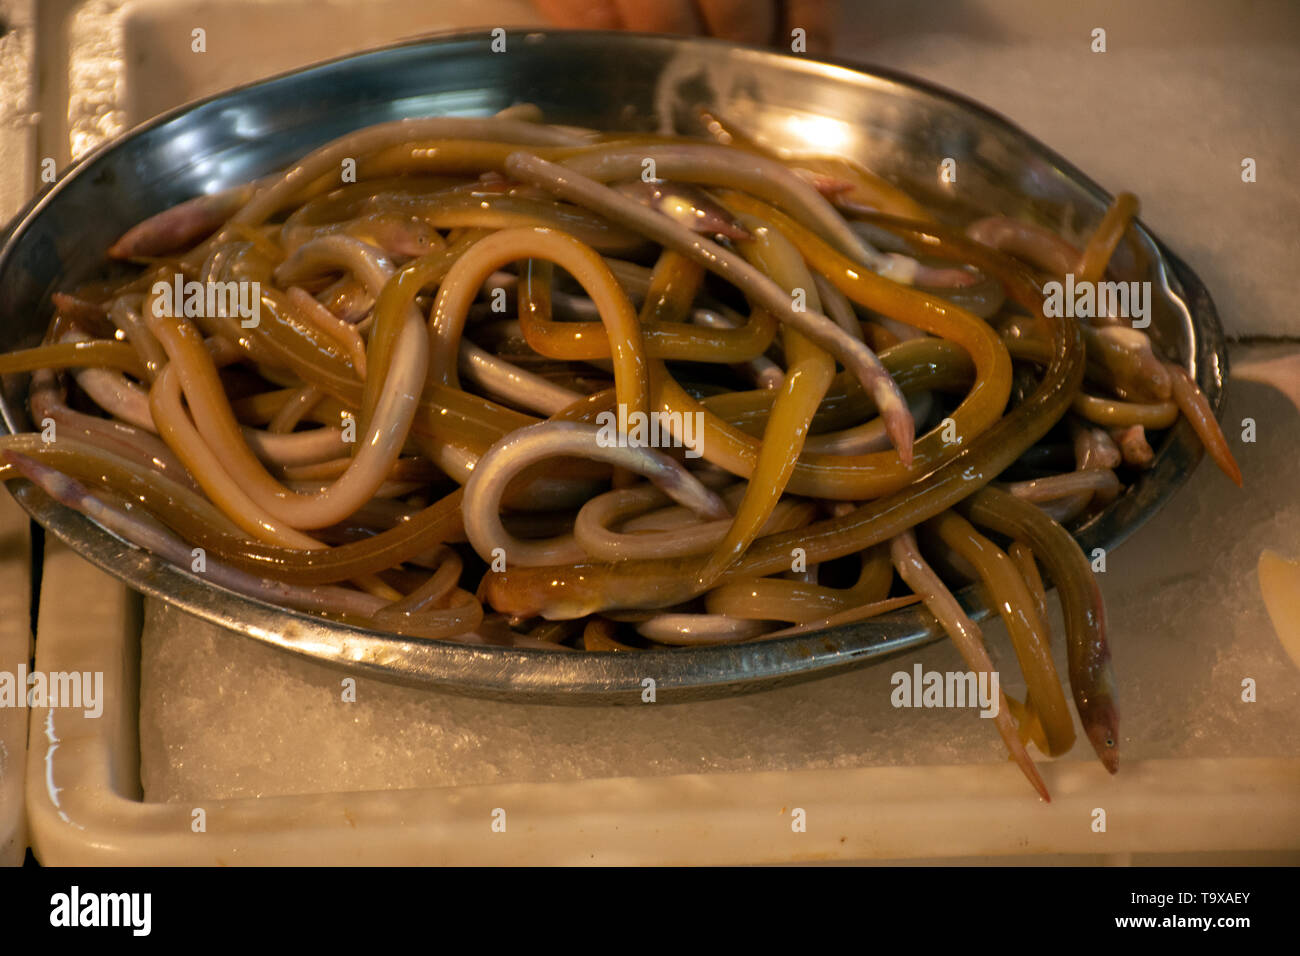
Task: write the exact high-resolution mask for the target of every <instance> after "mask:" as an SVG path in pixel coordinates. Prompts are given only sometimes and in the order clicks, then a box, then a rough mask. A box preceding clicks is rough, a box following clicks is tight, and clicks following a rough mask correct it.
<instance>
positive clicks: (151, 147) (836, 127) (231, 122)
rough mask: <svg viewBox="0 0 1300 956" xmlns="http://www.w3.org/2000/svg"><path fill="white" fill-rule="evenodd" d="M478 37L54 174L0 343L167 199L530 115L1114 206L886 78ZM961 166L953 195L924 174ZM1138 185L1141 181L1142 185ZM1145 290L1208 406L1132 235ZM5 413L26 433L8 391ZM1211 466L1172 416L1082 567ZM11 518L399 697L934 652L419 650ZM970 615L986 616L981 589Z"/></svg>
mask: <svg viewBox="0 0 1300 956" xmlns="http://www.w3.org/2000/svg"><path fill="white" fill-rule="evenodd" d="M490 39H491V38H490V36H489V35H488V34H486V33H476V34H458V35H449V36H439V37H433V38H429V39H423V40H417V41H413V42H407V43H403V44H399V45H396V46H392V47H387V48H384V49H381V50H377V51H374V52H370V53H364V54H359V55H356V56H350V57H347V58H344V59H340V60H335V61H332V62H329V63H326V64H323V65H320V66H316V67H312V68H310V69H306V70H300V71H297V72H294V73H289V74H286V75H284V76H280V77H277V78H274V79H271V80H267V81H264V82H260V83H256V84H253V85H250V86H246V87H243V88H241V89H237V90H234V91H232V92H229V93H224V94H222V95H220V96H216V97H212V98H210V99H207V100H204V101H202V102H199V103H197V104H194V105H191V106H187V107H184V108H182V109H178V110H175V111H172V112H170V113H168V114H166V115H164V116H161V117H158V118H157V119H155V120H152V121H151V122H149V123H146V124H144V125H143V126H141V127H138V128H137V129H135V130H133V131H131V132H129V133H127V134H126V135H124V136H122V137H121V138H119V139H117V140H115V141H113V142H111V143H109V144H107V145H106V146H104V147H103V148H101V149H99V150H97V151H96V152H95V153H93V154H92V155H90V156H88V157H87V158H85V159H84V160H83V161H81V162H79V163H77V164H76V165H75V166H74V167H72V168H71V169H69V170H68V171H66V172H65V174H64V175H63V176H62V178H60V179H59V181H58V182H57V183H56V184H54V185H53V186H52V187H51V188H50V189H48V190H47V191H46V192H45V193H43V194H42V195H40V196H38V197H37V198H36V199H35V200H34V201H33V202H32V203H31V204H30V205H29V206H28V207H27V208H26V209H25V210H24V211H23V212H22V213H21V214H20V215H19V216H18V217H17V218H16V220H15V221H14V222H13V224H12V225H11V227H10V231H9V234H8V236H7V238H6V239H5V241H4V243H3V246H2V247H0V316H2V317H3V323H2V324H0V347H2V348H4V349H13V348H19V347H23V346H27V345H31V344H34V343H35V342H36V341H37V339H38V338H39V337H40V335H41V332H42V331H43V330H44V328H45V326H46V324H47V322H48V319H49V315H50V306H49V295H50V293H51V292H53V291H56V290H59V289H65V288H69V287H71V286H73V285H75V284H77V283H78V282H80V281H83V280H86V279H89V278H91V277H94V276H96V275H100V274H102V273H103V270H104V269H105V268H106V267H107V263H106V260H105V256H104V251H105V250H106V249H107V248H108V246H109V245H110V244H111V243H112V241H113V240H114V239H116V238H117V236H119V235H120V234H121V233H122V232H123V231H124V230H125V229H126V228H127V227H129V226H130V225H132V224H134V223H136V222H138V221H139V220H141V219H143V218H145V217H146V216H148V215H150V214H152V213H155V212H157V211H159V210H160V209H163V208H165V207H167V206H169V205H171V204H173V203H176V202H178V201H180V200H183V199H185V198H188V197H190V196H193V195H196V194H198V193H200V192H210V191H213V190H216V189H220V188H222V187H225V186H228V185H231V184H235V183H239V182H243V181H247V180H249V179H252V178H255V177H258V176H261V175H263V174H265V173H267V172H269V171H271V170H274V169H275V168H277V167H279V166H282V165H284V164H286V163H287V162H289V161H290V160H292V159H294V158H295V157H297V156H300V155H301V154H303V153H305V152H307V151H308V150H310V149H312V148H313V147H315V146H318V145H320V144H321V143H323V142H325V141H327V140H329V139H332V138H334V137H336V136H339V135H341V134H343V133H345V132H348V131H349V130H352V129H355V128H357V127H361V126H365V125H369V124H372V123H377V122H380V121H383V120H389V119H396V118H400V117H412V116H429V115H439V114H446V115H486V114H490V113H492V112H495V111H496V110H499V109H501V108H503V107H505V106H508V105H510V104H512V103H515V102H520V101H530V102H534V103H537V104H538V105H540V106H541V107H542V109H543V110H545V113H546V116H547V118H548V119H549V120H550V121H552V122H559V123H571V124H577V125H583V126H592V127H597V128H601V129H609V130H641V131H644V130H658V129H667V128H672V127H676V128H677V129H678V130H681V131H687V132H689V131H695V130H698V122H699V121H698V113H697V110H698V108H699V107H701V106H711V107H714V108H715V109H716V110H718V111H720V112H721V113H722V114H723V115H725V116H726V117H728V118H730V119H732V120H734V121H735V122H737V123H739V124H740V125H742V126H743V127H744V128H745V129H747V130H751V131H753V132H754V133H755V134H756V135H757V136H758V137H759V138H761V139H763V140H765V141H767V142H769V143H772V144H779V145H784V146H787V147H789V148H791V149H795V150H798V149H806V150H809V151H811V150H814V149H815V150H818V151H821V152H826V153H841V154H844V155H847V156H851V157H855V158H857V159H859V160H861V161H863V162H865V163H866V164H868V165H869V166H871V167H872V168H873V169H875V170H876V171H877V172H880V173H882V174H884V175H886V176H888V177H889V178H891V179H893V180H894V181H896V182H898V183H899V184H901V185H903V186H904V187H905V188H907V189H909V190H910V191H912V192H913V193H914V194H917V195H921V196H924V197H925V198H926V199H927V201H928V202H930V203H932V204H934V205H935V206H936V207H938V208H939V209H941V210H943V212H944V214H945V215H947V216H949V217H950V218H951V219H953V220H954V221H956V222H963V221H966V220H968V219H970V218H972V217H973V216H975V215H983V214H988V213H991V212H1000V213H1005V214H1008V215H1013V216H1023V217H1028V218H1031V219H1033V220H1035V221H1038V222H1041V223H1043V224H1045V225H1047V226H1049V227H1052V228H1055V229H1057V230H1060V231H1062V232H1064V233H1065V234H1067V235H1074V236H1076V237H1080V236H1085V235H1086V234H1087V233H1088V232H1089V231H1090V230H1091V229H1092V228H1093V227H1094V226H1095V225H1096V223H1097V221H1098V220H1099V219H1100V217H1101V215H1102V213H1103V211H1104V210H1105V208H1106V206H1107V204H1108V202H1109V198H1110V197H1108V196H1107V194H1106V193H1105V192H1104V191H1103V190H1102V189H1100V188H1099V187H1098V186H1097V185H1096V184H1095V183H1093V182H1092V181H1091V180H1090V179H1088V178H1087V177H1086V176H1084V175H1083V174H1082V173H1081V172H1079V171H1078V170H1076V169H1075V168H1074V167H1073V166H1071V165H1070V164H1069V163H1068V162H1066V161H1065V160H1064V159H1062V158H1061V157H1059V156H1057V155H1056V154H1055V153H1053V152H1052V151H1051V150H1050V149H1048V148H1047V147H1045V146H1043V145H1042V144H1041V143H1038V142H1036V141H1035V140H1034V139H1032V138H1030V137H1029V136H1027V135H1026V134H1025V133H1023V132H1022V131H1020V130H1019V129H1017V128H1016V127H1014V126H1013V125H1012V124H1010V123H1009V122H1007V121H1006V120H1004V119H1003V118H1002V117H1000V116H997V115H995V114H993V113H991V112H989V111H988V110H986V109H984V108H983V107H981V106H979V105H977V104H975V103H972V102H970V101H969V100H966V99H963V98H962V97H960V96H957V95H955V94H952V93H949V92H947V91H945V90H941V89H937V88H935V87H933V86H930V85H927V84H925V83H921V82H918V81H916V80H913V79H910V78H908V77H905V76H900V75H898V74H894V73H889V72H885V71H879V72H877V71H869V70H863V69H861V68H855V67H848V66H844V65H837V64H833V63H828V62H819V61H814V60H809V59H805V58H803V57H796V56H789V55H781V54H777V53H772V52H768V51H765V50H758V49H752V48H747V47H737V46H731V45H727V44H723V43H719V42H715V41H711V40H702V39H669V38H664V37H655V36H638V35H634V34H615V33H535V32H534V33H524V32H518V33H512V34H509V35H508V37H507V52H505V53H494V52H492V50H491V46H490ZM945 158H951V159H954V160H955V161H956V163H957V169H958V171H959V173H958V176H957V183H956V184H948V185H944V184H943V183H941V181H940V179H939V177H938V175H937V169H938V167H939V164H940V162H941V161H942V160H943V159H945ZM1133 185H1134V187H1135V188H1137V189H1140V188H1141V186H1142V184H1141V183H1135V184H1133ZM1120 263H1121V267H1122V268H1127V269H1128V270H1129V273H1130V274H1129V275H1127V276H1125V278H1133V279H1137V278H1141V279H1148V280H1150V281H1151V282H1152V287H1153V290H1154V300H1155V301H1154V308H1153V313H1154V315H1153V326H1152V330H1151V331H1152V332H1153V333H1154V334H1155V336H1156V338H1157V339H1158V340H1159V341H1160V342H1161V344H1162V345H1163V346H1164V347H1165V349H1166V350H1167V351H1168V352H1169V354H1172V355H1177V356H1179V357H1180V358H1181V360H1183V361H1184V362H1185V363H1186V365H1187V367H1188V368H1189V369H1191V370H1193V372H1194V374H1195V376H1196V379H1197V381H1198V382H1199V383H1200V386H1201V388H1202V389H1203V390H1204V391H1205V394H1206V395H1207V396H1208V398H1209V400H1210V402H1211V403H1212V404H1214V405H1215V407H1216V408H1217V407H1218V404H1219V402H1220V399H1221V394H1222V388H1223V381H1224V379H1225V377H1226V373H1227V368H1226V352H1225V347H1224V341H1223V334H1222V330H1221V329H1220V327H1219V324H1218V320H1217V317H1216V314H1215V310H1214V305H1213V303H1212V302H1211V301H1210V297H1209V295H1208V294H1207V292H1206V290H1205V288H1204V287H1203V286H1202V285H1201V283H1200V281H1199V280H1198V279H1197V278H1196V276H1195V275H1194V274H1193V273H1192V272H1191V270H1190V269H1188V268H1187V267H1186V266H1185V265H1184V264H1183V263H1182V262H1180V261H1179V260H1178V259H1177V258H1175V257H1174V256H1173V255H1172V254H1171V253H1170V252H1169V251H1168V250H1167V249H1166V248H1165V247H1164V245H1163V244H1161V243H1160V241H1159V240H1158V239H1156V238H1155V237H1154V236H1152V235H1151V234H1150V233H1149V232H1147V231H1146V230H1145V229H1143V228H1139V229H1138V230H1137V240H1136V242H1134V243H1133V244H1131V245H1130V246H1129V247H1127V248H1126V249H1125V250H1124V252H1123V254H1122V258H1121V260H1120ZM6 385H7V389H6V394H5V396H4V398H3V400H2V401H0V415H3V419H4V423H5V425H6V426H7V428H8V429H9V430H10V431H20V430H26V429H28V428H29V426H30V423H29V422H28V421H27V416H26V414H25V410H24V401H23V395H24V390H23V388H21V386H23V385H24V383H21V382H8V383H6ZM1200 456H1201V447H1200V444H1199V443H1198V441H1197V440H1196V438H1195V436H1194V435H1193V434H1192V431H1191V429H1190V427H1189V426H1188V425H1187V424H1186V423H1185V422H1180V423H1179V424H1178V425H1177V426H1176V427H1174V428H1173V429H1172V430H1171V431H1170V432H1169V433H1168V435H1167V437H1166V438H1165V440H1164V443H1163V444H1162V446H1161V447H1160V448H1159V449H1158V453H1157V457H1156V461H1155V464H1154V467H1153V468H1152V469H1151V470H1150V471H1148V472H1146V473H1145V474H1144V475H1143V476H1142V477H1141V479H1140V480H1139V481H1138V482H1137V484H1136V485H1134V486H1133V487H1131V488H1130V489H1129V490H1128V491H1127V493H1126V494H1124V495H1123V496H1122V497H1120V498H1119V499H1118V500H1117V501H1115V502H1114V503H1113V504H1112V505H1111V506H1110V507H1108V508H1107V509H1106V510H1105V511H1104V512H1102V513H1101V514H1099V515H1097V516H1096V517H1095V518H1093V519H1092V520H1090V521H1089V522H1088V523H1087V524H1086V525H1084V526H1083V527H1081V528H1080V529H1078V531H1077V536H1078V539H1079V541H1080V543H1081V544H1082V545H1083V547H1084V548H1085V549H1087V550H1091V549H1092V548H1096V547H1103V548H1107V549H1109V548H1112V547H1114V546H1115V545H1117V544H1119V543H1120V542H1121V541H1122V540H1123V539H1124V538H1125V537H1126V536H1128V535H1129V534H1131V533H1132V532H1133V531H1134V530H1136V529H1137V528H1138V527H1139V526H1140V525H1141V524H1142V523H1143V522H1144V521H1145V520H1146V519H1147V518H1149V517H1150V516H1151V515H1152V514H1153V513H1154V512H1155V511H1156V510H1157V509H1158V508H1159V507H1160V506H1161V505H1163V504H1164V503H1165V502H1166V501H1167V500H1168V499H1169V497H1170V495H1172V494H1173V492H1174V491H1175V489H1176V488H1177V487H1178V486H1179V485H1180V484H1181V483H1182V482H1183V481H1184V480H1185V479H1186V478H1187V476H1188V474H1189V473H1190V472H1191V469H1192V468H1193V467H1194V466H1195V465H1196V463H1197V461H1198V460H1199V459H1200ZM10 484H11V488H12V490H13V491H14V493H15V495H16V497H17V498H18V500H19V501H20V502H21V503H22V505H23V507H25V508H26V509H27V510H28V511H29V512H30V513H31V514H32V516H33V517H34V518H35V519H36V520H37V521H39V522H40V523H41V524H42V525H44V526H45V528H47V529H48V530H49V531H50V532H52V533H53V534H55V535H57V536H58V537H59V538H61V539H62V540H64V541H66V542H67V543H68V544H69V545H71V546H72V547H73V548H75V549H76V550H77V551H78V552H79V553H81V554H82V555H84V556H85V557H86V558H88V559H89V560H91V561H92V562H94V563H95V564H97V565H99V566H100V567H102V568H104V569H105V570H107V571H108V572H110V573H112V574H114V575H116V576H117V577H119V578H121V579H122V580H123V581H125V582H126V583H127V584H129V585H130V586H131V587H133V588H135V589H136V590H138V591H141V592H143V593H144V594H146V595H151V596H154V597H157V598H161V599H162V600H164V601H167V602H169V603H171V604H173V605H175V606H177V607H179V608H182V609H183V610H185V611H187V612H189V613H191V614H194V615H196V616H198V617H200V618H203V619H205V620H208V621H212V622H215V623H217V624H220V625H222V626H224V627H227V628H229V629H231V630H232V631H236V632H238V633H240V634H243V635H246V636H248V637H251V638H254V639H256V640H259V641H264V642H266V643H268V644H272V645H275V646H277V647H280V648H283V649H285V650H287V651H291V652H293V653H296V654H300V655H303V656H306V657H309V658H313V659H316V660H319V661H323V662H326V663H330V664H334V665H338V666H341V667H345V668H349V669H351V670H353V671H357V672H361V673H365V674H367V675H369V676H373V677H378V678H382V679H384V680H390V681H395V682H401V683H408V684H416V685H426V686H438V687H442V688H445V689H449V690H455V691H458V692H463V693H468V694H474V695H478V696H489V697H498V698H503V699H511V700H522V699H527V700H534V701H554V702H563V703H613V702H632V701H637V700H639V699H640V694H641V691H642V681H643V680H644V679H645V678H647V677H650V678H654V680H655V681H656V684H657V695H658V699H659V700H660V701H677V700H686V699H698V698H704V697H716V696H722V695H726V694H732V693H739V692H744V691H748V690H754V689H758V688H762V687H768V686H772V685H773V684H776V683H778V682H787V681H794V680H800V679H807V678H810V677H815V676H822V675H826V674H830V673H833V672H836V671H840V670H843V669H845V668H849V667H854V666H857V665H861V664H863V663H866V662H868V661H872V660H875V659H877V658H881V657H884V656H886V655H890V654H895V653H898V652H900V651H904V650H907V649H910V648H915V647H918V646H920V645H922V644H926V643H929V642H931V641H934V640H937V639H938V638H939V637H940V636H941V632H940V631H939V630H938V628H937V625H936V623H935V621H934V619H933V618H932V617H930V615H929V614H928V613H926V612H925V611H923V610H918V609H916V608H911V609H906V610H903V611H900V612H897V613H894V614H891V615H889V616H886V617H881V618H877V619H874V620H871V621H867V622H864V623H860V624H855V625H851V626H846V627H838V628H833V629H829V630H825V631H820V632H816V633H809V634H803V635H799V636H795V637H790V638H784V639H775V640H767V641H759V642H755V643H749V644H738V645H728V646H718V647H707V648H697V649H683V650H676V651H653V652H647V653H641V654H608V653H605V654H598V653H585V652H575V653H562V652H548V651H539V650H527V649H509V648H482V647H470V646H465V645H460V644H454V643H450V642H440V641H414V640H409V639H405V638H398V637H394V636H392V635H385V634H380V633H377V632H372V631H367V630H362V629H358V628H354V627H348V626H345V625H341V624H332V623H329V622H326V621H322V620H320V619H318V618H314V617H311V616H308V615H304V614H299V613H295V612H292V611H286V610H283V609H281V608H278V607H274V606H272V605H268V604H264V603H261V602H258V601H254V600H250V599H248V598H245V597H241V596H239V595H236V594H233V593H230V592H228V591H225V590H223V589H221V588H218V587H214V586H212V585H211V584H209V583H207V582H206V581H204V580H202V579H200V578H198V577H195V576H193V575H191V574H188V573H186V572H184V571H181V570H179V569H177V568H175V567H173V566H171V565H169V564H167V563H165V562H163V561H160V560H157V559H155V558H153V557H152V556H150V555H148V554H146V553H143V552H141V551H138V550H136V549H135V548H132V547H130V546H128V545H126V544H124V543H123V542H121V541H120V540H118V539H117V538H115V537H113V536H112V535H110V534H108V533H106V532H105V531H103V530H102V529H100V528H99V527H98V526H96V525H94V524H92V523H91V522H89V521H87V520H86V519H85V518H83V517H81V516H80V515H79V514H77V513H75V512H73V511H70V510H68V509H66V508H64V507H62V506H59V505H56V504H54V503H53V502H52V501H51V500H50V499H49V498H47V497H46V496H45V495H44V494H42V493H40V492H39V491H37V490H36V489H35V488H34V487H33V486H31V485H30V484H28V483H26V482H11V483H10ZM960 597H961V600H962V603H963V604H964V606H965V607H966V608H967V610H968V611H970V612H971V614H972V616H973V617H975V618H976V619H977V620H978V619H983V618H985V617H988V615H989V613H990V611H989V609H988V607H987V606H986V604H985V602H984V597H983V592H982V591H981V589H980V588H978V587H971V588H967V589H966V590H964V591H963V592H962V593H961V595H960Z"/></svg>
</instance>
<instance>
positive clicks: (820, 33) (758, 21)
mask: <svg viewBox="0 0 1300 956" xmlns="http://www.w3.org/2000/svg"><path fill="white" fill-rule="evenodd" d="M835 3H836V0H533V4H534V5H535V6H536V7H537V9H538V10H540V11H541V12H542V14H544V15H545V16H546V17H547V18H549V19H550V20H551V21H552V22H553V23H554V24H555V25H556V26H559V27H566V28H569V29H586V30H636V31H640V32H644V33H686V34H700V33H702V34H706V35H709V36H715V37H719V38H720V39H723V40H733V41H735V42H737V43H754V44H764V43H772V44H775V45H781V46H784V45H786V44H788V43H789V42H790V31H792V30H794V29H795V28H797V27H798V28H802V29H803V30H804V33H805V36H806V43H807V49H808V51H809V52H811V53H824V52H827V51H828V50H829V49H830V33H831V19H832V16H833V14H834V12H835Z"/></svg>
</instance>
